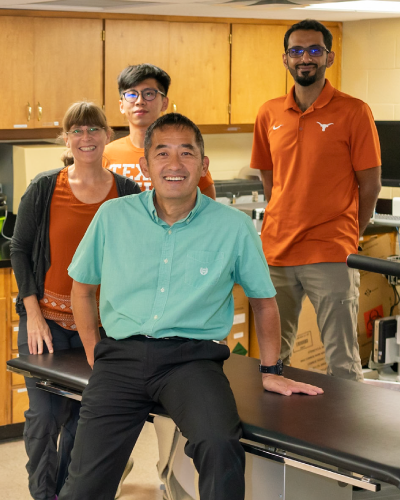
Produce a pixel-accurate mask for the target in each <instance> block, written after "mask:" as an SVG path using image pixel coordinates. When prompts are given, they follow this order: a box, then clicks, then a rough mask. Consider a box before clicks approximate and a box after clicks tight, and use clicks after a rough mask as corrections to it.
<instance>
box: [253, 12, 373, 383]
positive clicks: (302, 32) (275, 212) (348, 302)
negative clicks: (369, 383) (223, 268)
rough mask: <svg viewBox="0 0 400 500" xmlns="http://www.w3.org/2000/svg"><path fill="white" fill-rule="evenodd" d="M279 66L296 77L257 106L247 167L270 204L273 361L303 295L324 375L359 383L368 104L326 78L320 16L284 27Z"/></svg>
mask: <svg viewBox="0 0 400 500" xmlns="http://www.w3.org/2000/svg"><path fill="white" fill-rule="evenodd" d="M284 48H285V53H284V54H283V64H284V66H285V67H286V69H287V70H288V71H289V72H290V74H291V75H292V77H293V78H294V81H295V84H294V86H293V88H292V89H291V90H290V92H289V93H288V94H287V95H286V96H283V97H279V98H277V99H272V100H271V101H268V102H266V103H265V104H263V105H262V106H261V108H260V111H259V113H258V117H257V121H256V125H255V130H254V143H253V151H252V161H251V167H253V168H256V169H260V170H261V175H262V179H263V185H264V191H265V196H266V199H267V200H268V205H267V208H266V211H265V218H264V224H263V229H262V234H261V238H262V242H263V249H264V254H265V256H266V259H267V262H268V264H269V267H270V273H271V278H272V282H273V284H274V286H275V288H276V291H277V296H276V298H277V302H278V307H279V312H280V316H281V333H282V347H281V358H282V360H283V362H284V363H286V364H288V363H289V362H290V356H291V353H292V351H293V346H294V341H295V337H296V333H297V326H298V318H299V315H300V311H301V305H302V300H303V299H304V297H305V295H308V297H309V298H310V300H311V302H312V304H313V306H314V308H315V311H316V313H317V321H318V327H319V329H320V332H321V338H322V341H323V343H324V346H325V352H326V360H327V363H328V372H329V373H330V374H332V375H335V376H338V377H343V378H347V379H352V380H362V378H363V376H362V369H361V361H360V355H359V347H358V342H357V313H358V288H359V283H360V276H359V273H358V271H356V270H354V269H348V268H347V266H346V263H345V262H346V257H347V255H348V254H350V253H356V252H357V246H358V240H359V237H360V236H361V235H362V234H363V232H364V230H365V228H366V227H367V225H368V221H369V219H370V217H371V214H372V212H373V209H374V206H375V203H376V200H377V198H378V194H379V191H380V165H381V159H380V147H379V139H378V134H377V131H376V127H375V123H374V119H373V116H372V113H371V110H370V108H369V107H368V106H367V104H365V103H364V102H362V101H361V100H359V99H355V98H353V97H351V96H349V95H347V94H344V93H342V92H339V91H338V90H336V89H334V88H333V87H332V85H331V84H330V83H329V81H328V80H326V79H325V72H326V69H327V68H329V67H331V66H332V64H333V63H334V58H335V54H334V52H332V34H331V33H330V31H329V30H328V29H327V28H326V27H325V26H323V25H322V24H321V23H319V22H318V21H313V20H310V19H307V20H305V21H301V22H299V23H297V24H294V25H293V26H292V27H291V28H290V29H289V30H288V31H287V32H286V34H285V38H284Z"/></svg>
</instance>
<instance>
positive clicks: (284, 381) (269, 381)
mask: <svg viewBox="0 0 400 500" xmlns="http://www.w3.org/2000/svg"><path fill="white" fill-rule="evenodd" d="M262 383H263V386H264V389H265V390H266V391H269V392H277V393H278V394H283V395H284V396H291V395H292V394H299V393H301V394H308V395H309V396H317V395H318V394H323V393H324V391H323V390H322V389H321V388H320V387H316V386H314V385H310V384H304V383H303V382H296V381H294V380H291V379H289V378H285V377H282V376H281V375H273V374H270V373H266V374H263V375H262Z"/></svg>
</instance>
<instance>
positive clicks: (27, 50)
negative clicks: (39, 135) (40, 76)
mask: <svg viewBox="0 0 400 500" xmlns="http://www.w3.org/2000/svg"><path fill="white" fill-rule="evenodd" d="M0 47H1V50H0V67H1V68H2V78H1V79H0V93H1V99H0V128H2V129H5V128H8V129H17V128H33V127H34V119H33V106H34V102H33V99H34V96H33V66H34V56H33V47H34V44H33V20H32V19H30V18H25V17H0Z"/></svg>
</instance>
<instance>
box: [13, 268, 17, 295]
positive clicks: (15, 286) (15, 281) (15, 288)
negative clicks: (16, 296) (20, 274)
mask: <svg viewBox="0 0 400 500" xmlns="http://www.w3.org/2000/svg"><path fill="white" fill-rule="evenodd" d="M11 293H18V285H17V280H16V279H15V274H14V271H11Z"/></svg>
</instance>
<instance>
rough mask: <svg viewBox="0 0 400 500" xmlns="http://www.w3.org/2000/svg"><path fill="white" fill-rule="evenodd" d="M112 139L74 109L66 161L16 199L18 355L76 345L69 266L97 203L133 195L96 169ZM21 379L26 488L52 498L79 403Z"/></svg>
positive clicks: (83, 110) (93, 115)
mask: <svg viewBox="0 0 400 500" xmlns="http://www.w3.org/2000/svg"><path fill="white" fill-rule="evenodd" d="M111 133H112V130H111V129H110V127H109V126H108V124H107V120H106V117H105V115H104V113H103V111H102V110H101V109H100V108H99V107H97V106H96V105H95V104H93V103H89V102H78V103H75V104H73V105H72V106H71V107H70V108H69V109H68V111H67V112H66V114H65V117H64V120H63V134H62V135H63V138H64V140H65V143H66V146H67V147H68V148H69V150H70V152H68V154H67V156H69V157H71V155H72V157H73V163H72V164H70V165H67V166H65V167H64V168H58V169H56V170H51V171H47V172H43V173H41V174H39V175H38V176H36V177H35V179H33V181H32V182H31V183H30V185H29V186H28V188H27V190H26V192H25V194H24V196H23V197H22V199H21V203H20V206H19V210H18V217H17V222H16V226H15V231H14V236H13V238H12V242H11V263H12V267H13V270H14V273H15V276H16V279H17V283H18V289H19V293H18V297H17V306H16V309H17V312H18V314H19V316H20V322H19V335H18V349H19V353H20V355H26V354H38V355H40V354H42V353H45V352H50V353H52V352H54V351H58V350H62V349H70V348H75V347H82V343H81V340H80V338H79V333H78V332H77V330H76V325H75V322H74V317H73V311H72V309H71V299H70V291H71V286H72V280H71V278H70V277H69V276H68V273H67V268H68V265H69V263H70V262H71V260H72V257H73V255H74V253H75V250H76V248H77V246H78V244H79V242H80V240H81V239H82V237H83V235H84V234H85V231H86V229H87V227H88V226H89V224H90V222H91V220H92V218H93V217H94V215H95V213H96V212H97V210H98V208H99V207H100V205H101V204H102V203H104V202H105V201H107V200H110V199H112V198H117V197H119V196H126V195H129V194H134V193H140V188H139V186H138V185H137V184H136V183H135V182H133V181H132V180H130V179H128V178H126V177H122V176H120V175H118V174H114V173H112V172H111V171H109V170H107V169H104V168H103V167H102V157H103V151H104V147H105V146H106V144H107V143H108V142H109V140H110V136H111ZM68 163H71V161H68V162H66V164H68ZM103 333H104V332H103ZM25 381H26V386H27V389H28V396H29V409H28V410H27V411H26V412H25V419H26V422H25V429H24V441H25V447H26V452H27V455H28V458H29V461H28V463H27V466H26V468H27V470H28V474H29V490H30V493H31V495H32V498H34V499H36V500H52V499H54V498H57V496H56V495H57V494H58V492H59V491H60V489H61V487H62V485H63V483H64V481H65V478H66V475H67V469H68V464H69V461H70V452H71V449H72V446H73V441H74V437H75V430H76V425H77V420H78V418H79V408H80V404H79V403H78V402H77V401H73V400H70V399H67V398H62V397H60V396H57V395H53V394H50V393H47V392H45V391H42V390H40V389H37V388H36V380H35V379H30V378H27V379H25ZM59 436H60V441H59V446H58V449H57V440H58V437H59Z"/></svg>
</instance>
